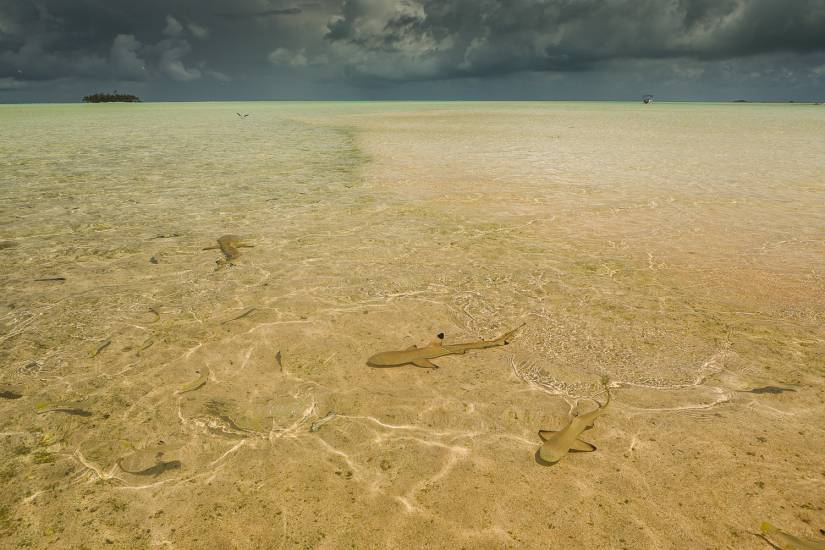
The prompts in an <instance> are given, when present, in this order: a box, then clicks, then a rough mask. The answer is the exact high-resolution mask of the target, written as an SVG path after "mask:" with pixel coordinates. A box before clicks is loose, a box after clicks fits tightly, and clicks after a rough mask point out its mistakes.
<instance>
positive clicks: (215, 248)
mask: <svg viewBox="0 0 825 550" xmlns="http://www.w3.org/2000/svg"><path fill="white" fill-rule="evenodd" d="M219 248H220V247H219V246H207V247H206V248H201V250H217V249H219Z"/></svg>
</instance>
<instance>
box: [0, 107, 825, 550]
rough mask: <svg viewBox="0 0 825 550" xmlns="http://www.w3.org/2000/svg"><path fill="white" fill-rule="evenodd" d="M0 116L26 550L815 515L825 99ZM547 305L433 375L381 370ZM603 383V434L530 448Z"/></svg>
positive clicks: (258, 543)
mask: <svg viewBox="0 0 825 550" xmlns="http://www.w3.org/2000/svg"><path fill="white" fill-rule="evenodd" d="M236 112H240V113H242V114H244V113H249V116H248V117H246V118H241V117H239V116H237V115H236ZM0 126H2V129H3V131H2V132H1V133H0V224H2V225H0V241H3V243H4V244H3V245H2V246H3V248H2V250H0V252H2V254H3V263H2V268H1V269H0V281H2V288H3V296H2V300H0V386H2V389H5V390H6V391H7V392H11V394H19V395H21V396H22V397H20V398H17V399H10V398H4V399H0V437H2V445H1V446H0V454H2V456H0V459H2V466H0V479H2V481H3V487H4V491H3V494H2V495H1V496H0V534H2V535H3V536H4V537H7V540H10V541H12V545H26V544H28V545H30V546H34V547H46V546H50V545H55V544H57V545H66V546H79V545H81V544H85V545H86V546H87V547H90V548H93V547H98V546H100V545H102V544H104V543H105V540H106V539H109V540H111V541H113V542H115V543H116V544H118V545H121V546H124V547H125V546H128V547H149V546H160V545H171V546H173V547H182V548H187V547H199V546H200V547H203V545H205V544H210V545H217V546H231V545H241V546H246V547H277V546H281V547H316V546H322V547H331V548H338V547H349V546H350V545H353V544H354V545H355V546H356V547H402V546H404V547H409V546H410V545H420V544H431V545H437V546H444V547H459V546H467V547H471V546H472V547H532V548H544V547H547V545H548V544H549V545H551V546H552V545H563V544H567V543H568V541H570V540H576V541H579V542H580V543H581V544H582V545H590V546H594V547H615V548H620V547H628V548H663V547H670V546H674V545H677V546H678V545H681V544H683V543H684V544H687V542H686V541H690V544H692V545H695V546H698V547H722V546H730V547H745V546H749V545H751V544H753V542H754V538H753V535H751V534H750V533H751V532H753V531H755V530H756V529H757V528H758V525H759V523H760V522H761V521H763V520H766V519H767V520H770V521H771V522H772V523H775V524H777V525H780V526H782V527H783V528H786V529H788V530H790V531H792V532H796V533H800V534H807V535H809V536H811V535H812V534H813V533H814V532H815V529H813V527H815V526H816V525H815V522H816V521H817V520H818V519H819V520H821V510H822V509H823V507H825V497H823V495H825V491H821V490H820V489H821V486H822V483H823V479H824V478H823V475H825V472H823V464H822V460H821V456H822V453H823V451H825V448H823V444H822V441H823V440H825V439H823V436H824V435H825V430H823V427H822V426H824V425H825V423H824V422H823V420H825V410H824V407H823V396H824V394H823V390H824V389H825V384H823V379H822V375H823V367H822V365H823V363H824V362H825V330H824V329H823V328H822V327H823V326H825V323H824V322H825V183H823V182H825V177H823V175H825V140H823V139H822V136H823V135H825V110H823V108H822V107H818V106H812V105H730V104H724V105H723V104H666V103H656V104H653V105H648V106H644V105H641V104H624V103H197V104H177V103H176V104H138V105H37V106H0ZM225 234H236V235H239V236H240V237H242V238H243V240H244V241H245V242H246V243H248V244H250V245H252V247H251V248H241V249H240V251H241V256H240V257H239V258H238V260H237V261H236V262H234V263H235V265H233V266H231V267H227V266H223V267H222V266H221V264H220V263H218V262H216V261H218V260H221V259H222V258H223V256H222V254H221V252H220V250H214V249H211V250H204V248H208V247H213V246H215V245H216V239H217V238H218V237H220V236H221V235H225ZM150 260H151V261H150ZM56 278H62V279H58V280H40V281H38V280H37V279H56ZM522 322H526V323H527V325H526V326H525V327H524V329H523V330H522V331H521V333H520V334H519V335H518V336H517V337H516V338H515V340H514V341H513V342H512V343H511V344H510V345H509V346H507V347H503V348H496V349H491V350H482V351H477V352H470V353H468V354H466V355H463V356H453V357H445V358H442V359H438V360H436V361H435V362H436V363H438V364H439V365H440V366H441V367H442V368H441V369H439V370H436V371H431V370H425V369H419V368H416V367H414V366H406V367H400V368H397V369H372V368H370V367H368V366H367V365H366V364H365V361H366V359H367V357H369V356H370V355H372V354H373V353H376V352H379V351H387V350H395V349H404V348H406V347H408V346H410V345H412V344H418V345H423V344H426V343H427V342H430V341H431V340H433V338H434V335H435V334H436V333H439V332H442V331H443V332H446V339H447V341H448V343H449V342H459V341H467V340H473V339H477V338H482V337H483V338H489V337H493V336H495V335H497V334H499V333H501V332H504V331H506V330H509V329H511V328H513V327H515V326H517V325H519V324H521V323H522ZM104 344H105V345H104ZM279 352H280V355H277V354H278V353H279ZM279 359H280V360H279ZM204 373H205V378H204ZM603 376H607V377H609V380H610V384H611V386H612V388H613V389H612V392H613V403H611V408H610V409H609V410H608V411H607V412H606V413H605V414H604V415H603V416H601V417H600V418H599V420H598V421H597V423H596V427H595V428H594V429H593V430H591V431H589V432H587V433H586V436H587V437H586V438H587V440H588V441H591V442H593V443H594V444H595V445H596V446H597V447H598V451H597V452H595V453H589V454H572V455H569V456H568V457H566V458H565V459H563V460H562V461H561V462H559V463H558V464H556V465H554V466H552V467H547V466H544V465H540V464H538V463H537V462H536V460H535V458H534V453H535V451H536V450H537V449H538V447H539V445H540V443H541V442H540V439H539V438H538V436H537V433H536V432H537V431H538V430H539V429H559V428H561V427H562V426H563V425H564V423H565V422H566V419H567V417H568V416H567V415H568V414H569V412H570V410H571V407H574V406H576V405H577V404H578V405H580V406H581V407H582V408H587V407H592V405H591V404H590V403H591V402H590V401H589V400H588V399H587V397H589V396H593V395H596V394H598V393H599V392H600V391H601V389H602V386H601V382H600V380H601V379H602V377H603ZM204 379H205V380H206V383H205V384H203V385H198V384H200V382H202V381H203V380H204ZM193 381H199V382H198V384H192V382H193ZM194 386H198V387H197V388H195V389H191V388H192V387H194ZM764 386H777V387H787V388H791V389H793V390H794V391H788V392H783V393H779V394H775V393H756V394H754V393H748V392H747V391H746V390H749V389H753V388H759V387H764ZM186 389H191V391H183V392H182V391H181V390H186ZM11 394H9V395H11ZM61 408H62V409H61ZM66 409H72V410H74V409H78V410H80V411H85V412H88V413H91V414H90V415H88V416H82V415H80V414H71V413H70V412H66ZM75 412H77V411H75ZM330 412H334V413H335V415H334V416H333V415H329V416H328V413H330ZM323 418H326V420H325V421H324V422H319V421H320V420H321V419H323ZM313 426H314V427H315V429H312V428H313ZM164 464H167V466H163V465H164ZM158 465H160V467H159V466H158ZM743 495H744V496H746V497H747V498H746V499H744V500H743Z"/></svg>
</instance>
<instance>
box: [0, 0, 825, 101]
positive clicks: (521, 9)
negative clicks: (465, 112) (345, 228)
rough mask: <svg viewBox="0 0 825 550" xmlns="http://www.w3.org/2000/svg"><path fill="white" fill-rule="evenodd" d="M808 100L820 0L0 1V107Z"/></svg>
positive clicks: (819, 69) (821, 52) (818, 89)
mask: <svg viewBox="0 0 825 550" xmlns="http://www.w3.org/2000/svg"><path fill="white" fill-rule="evenodd" d="M112 89H117V90H121V91H127V92H131V93H135V94H137V95H139V96H141V98H143V99H144V100H158V101H160V100H202V99H230V100H232V99H638V98H639V97H640V96H641V95H643V94H646V93H651V94H654V95H656V96H657V98H659V99H681V100H690V99H707V100H714V99H719V100H729V99H738V98H744V99H751V100H788V99H795V100H824V99H825V0H318V1H300V0H296V1H295V2H290V1H289V0H231V1H229V0H180V1H174V0H0V102H19V101H72V102H73V101H78V100H79V99H80V97H82V96H83V95H86V94H88V93H92V92H95V91H104V90H112Z"/></svg>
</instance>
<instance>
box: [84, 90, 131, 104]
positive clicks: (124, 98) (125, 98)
mask: <svg viewBox="0 0 825 550" xmlns="http://www.w3.org/2000/svg"><path fill="white" fill-rule="evenodd" d="M114 102H121V103H139V102H140V98H139V97H138V96H136V95H132V94H120V93H118V91H117V90H115V91H114V92H112V93H107V92H98V93H96V94H92V95H87V96H86V97H84V98H83V103H114Z"/></svg>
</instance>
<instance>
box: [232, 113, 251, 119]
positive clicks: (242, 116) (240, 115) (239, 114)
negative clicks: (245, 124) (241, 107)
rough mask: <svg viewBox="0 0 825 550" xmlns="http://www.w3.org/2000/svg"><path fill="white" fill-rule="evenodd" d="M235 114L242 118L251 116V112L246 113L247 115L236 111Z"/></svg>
mask: <svg viewBox="0 0 825 550" xmlns="http://www.w3.org/2000/svg"><path fill="white" fill-rule="evenodd" d="M235 114H236V115H238V116H239V117H241V118H246V117H248V116H249V113H246V114H245V115H242V114H241V113H235Z"/></svg>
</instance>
